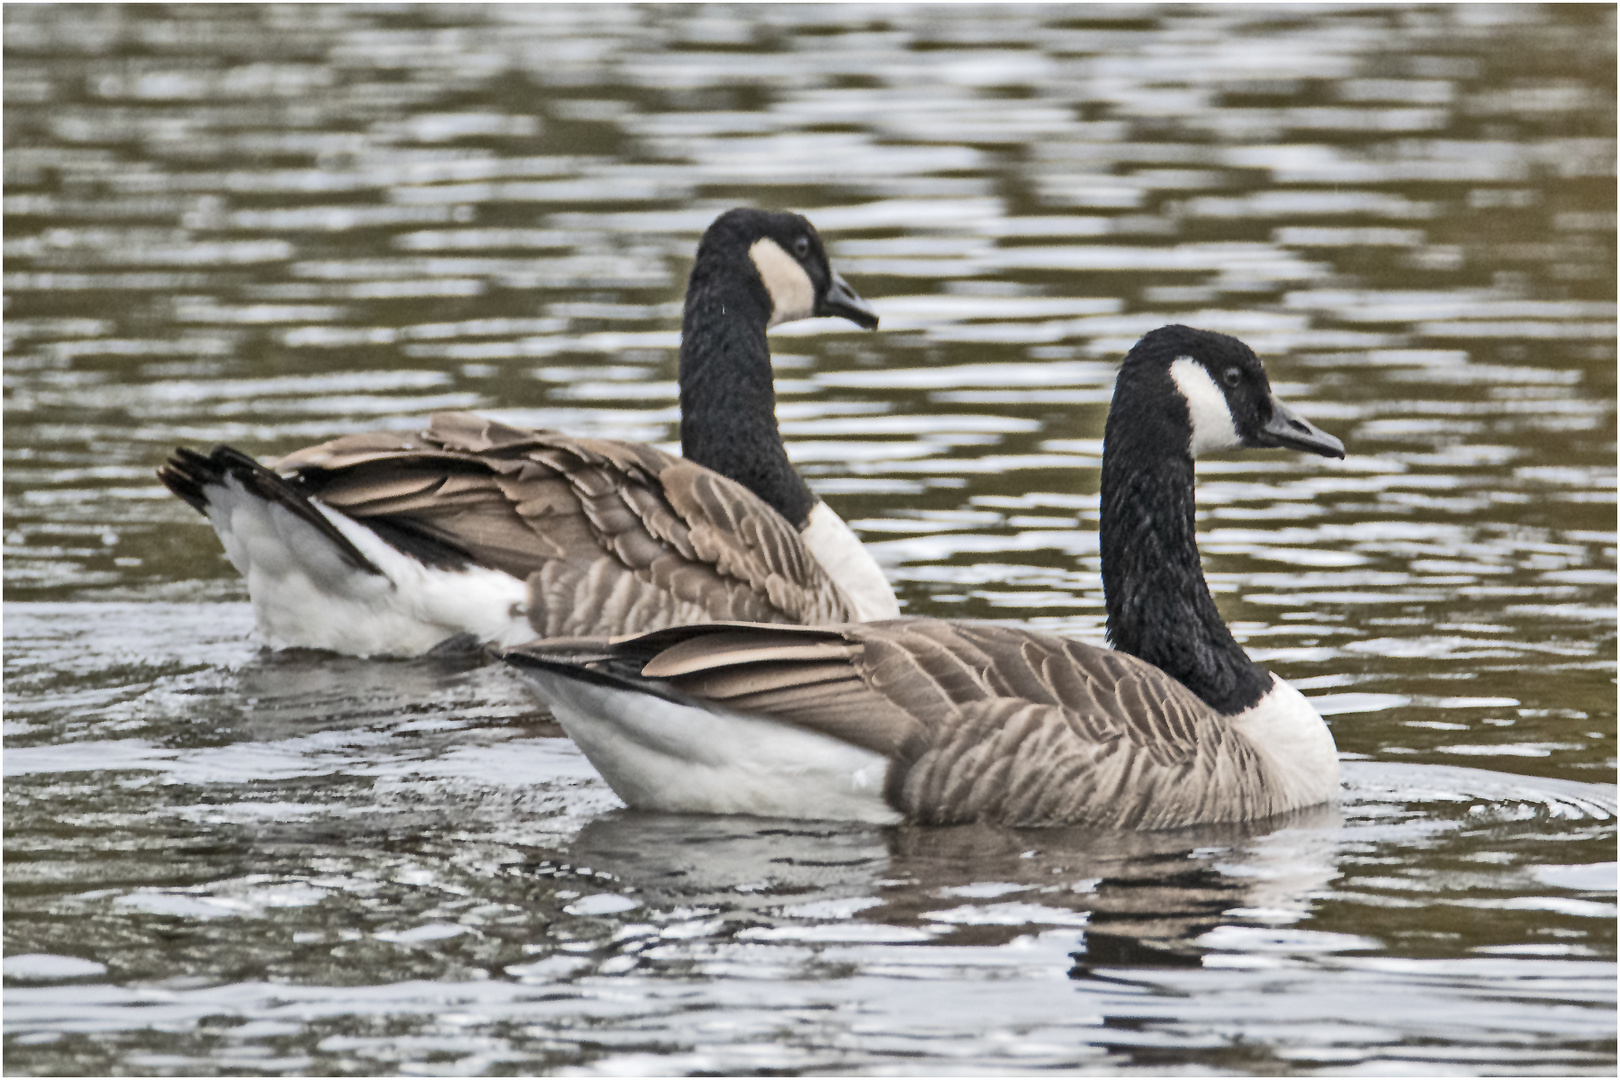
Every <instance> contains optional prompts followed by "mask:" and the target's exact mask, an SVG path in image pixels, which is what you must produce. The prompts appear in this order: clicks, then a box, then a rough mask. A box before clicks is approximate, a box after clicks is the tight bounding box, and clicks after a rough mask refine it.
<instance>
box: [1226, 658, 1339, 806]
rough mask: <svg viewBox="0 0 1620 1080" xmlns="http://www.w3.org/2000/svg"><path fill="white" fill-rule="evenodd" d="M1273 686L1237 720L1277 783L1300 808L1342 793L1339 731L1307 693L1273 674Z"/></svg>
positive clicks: (1237, 727)
mask: <svg viewBox="0 0 1620 1080" xmlns="http://www.w3.org/2000/svg"><path fill="white" fill-rule="evenodd" d="M1271 680H1272V686H1271V690H1270V691H1269V692H1268V693H1267V694H1266V696H1265V697H1263V698H1261V699H1260V701H1259V702H1258V703H1257V704H1255V705H1254V706H1253V707H1252V708H1250V709H1248V710H1246V711H1244V712H1241V713H1239V714H1238V715H1237V716H1235V717H1233V718H1232V727H1233V729H1234V730H1236V731H1237V732H1238V733H1239V734H1240V735H1242V736H1244V737H1245V738H1247V739H1248V740H1249V741H1250V742H1251V743H1253V744H1254V748H1255V749H1256V750H1257V751H1259V753H1260V758H1261V760H1262V761H1264V762H1265V764H1266V768H1267V771H1268V773H1269V774H1270V777H1271V782H1272V784H1273V786H1275V788H1276V790H1277V792H1278V794H1279V795H1280V796H1281V798H1282V800H1283V802H1284V803H1285V806H1284V807H1283V808H1284V809H1288V810H1294V809H1299V808H1302V807H1306V806H1315V805H1317V804H1318V803H1324V802H1328V801H1330V800H1332V799H1336V798H1338V795H1339V752H1338V748H1337V747H1335V746H1334V744H1333V733H1332V732H1331V731H1329V730H1328V726H1327V724H1326V723H1324V722H1323V720H1322V717H1321V715H1320V714H1319V713H1318V712H1317V711H1316V709H1314V708H1313V707H1312V706H1311V703H1310V702H1309V701H1307V700H1306V699H1305V695H1304V694H1301V693H1300V692H1299V691H1298V690H1295V689H1294V688H1293V687H1292V686H1289V685H1288V684H1287V683H1286V682H1284V681H1283V680H1281V679H1279V678H1277V676H1275V675H1273V676H1272V677H1271Z"/></svg>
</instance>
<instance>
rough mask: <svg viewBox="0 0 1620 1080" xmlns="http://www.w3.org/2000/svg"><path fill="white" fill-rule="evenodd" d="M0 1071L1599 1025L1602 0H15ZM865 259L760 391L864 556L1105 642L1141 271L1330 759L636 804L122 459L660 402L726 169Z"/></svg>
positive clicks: (1379, 1052)
mask: <svg viewBox="0 0 1620 1080" xmlns="http://www.w3.org/2000/svg"><path fill="white" fill-rule="evenodd" d="M3 18H4V49H5V53H4V59H5V64H4V73H3V78H4V97H5V111H4V126H5V150H4V176H5V188H4V196H3V200H4V203H3V205H4V224H5V231H4V256H5V263H4V280H3V285H4V296H5V309H4V316H5V318H4V335H5V338H4V340H5V359H4V383H5V426H4V453H5V459H4V460H5V473H4V500H5V501H4V539H5V562H4V585H5V606H4V644H5V656H4V664H5V667H4V671H5V675H4V679H5V684H4V703H5V727H4V750H5V752H4V773H5V779H4V810H5V816H4V830H5V840H4V844H5V849H4V854H5V864H4V914H5V920H4V946H5V949H4V951H5V964H4V972H5V989H4V1017H3V1026H4V1068H5V1071H6V1072H8V1073H11V1074H17V1075H25V1074H63V1073H102V1072H110V1073H120V1074H148V1075H151V1074H208V1073H212V1074H220V1073H250V1074H295V1073H328V1074H335V1073H344V1074H350V1073H379V1072H398V1073H408V1074H435V1075H438V1074H479V1073H495V1074H507V1073H533V1072H546V1073H566V1072H584V1073H601V1074H627V1073H628V1074H634V1073H647V1072H652V1073H804V1072H812V1073H825V1072H855V1073H882V1074H949V1073H983V1072H997V1073H1004V1072H1016V1071H1024V1070H1052V1069H1062V1070H1072V1071H1092V1072H1146V1073H1178V1074H1179V1073H1238V1074H1245V1073H1311V1072H1323V1073H1331V1074H1335V1075H1338V1074H1354V1073H1362V1074H1390V1073H1398V1074H1434V1073H1441V1074H1447V1075H1455V1074H1508V1073H1511V1074H1526V1073H1547V1074H1568V1073H1583V1074H1612V1073H1613V1071H1614V1069H1615V1066H1616V1051H1615V1036H1616V1020H1615V1015H1616V1014H1615V1005H1616V992H1615V991H1616V969H1615V918H1616V905H1615V884H1616V874H1615V816H1616V806H1615V787H1614V781H1615V756H1614V754H1615V683H1614V676H1615V638H1616V634H1615V625H1616V623H1615V619H1616V615H1615V590H1616V573H1615V546H1616V545H1615V535H1616V531H1615V525H1616V516H1615V515H1616V509H1615V466H1616V452H1615V412H1616V409H1615V402H1616V377H1615V376H1616V356H1615V344H1616V306H1615V298H1616V287H1615V266H1616V250H1615V234H1616V225H1615V161H1616V140H1615V132H1616V108H1615V105H1616V102H1615V93H1614V86H1615V74H1616V65H1615V41H1616V27H1615V14H1614V9H1613V8H1612V7H1608V6H1599V7H1591V6H1566V5H1552V6H1547V7H1524V6H1516V5H1488V6H1441V7H1415V6H1387V5H1377V6H1356V5H1341V6H1333V7H1316V6H1312V7H1296V6H1281V5H1268V6H1263V7H1245V6H1228V5H1217V6H1206V7H1191V6H1173V7H1157V6H1151V5H1129V6H1126V5H1109V6H1101V7H1088V6H1077V5H1063V6H995V7H988V8H987V7H977V6H930V7H917V6H902V5H880V6H866V5H825V6H757V7H752V6H751V7H728V6H677V7H651V6H649V7H629V6H610V5H600V6H571V5H548V6H524V5H499V6H492V7H474V6H465V5H454V6H443V7H438V6H414V5H370V6H356V7H344V6H329V5H294V6H287V7H265V6H248V5H231V6H185V5H182V6H165V7H157V6H145V5H133V6H128V7H116V6H79V5H7V6H6V7H5V9H4V16H3ZM738 204H751V205H763V206H773V207H786V208H792V209H796V210H800V211H802V212H804V213H806V214H808V215H809V216H810V217H811V219H812V220H813V221H814V222H815V223H816V224H817V225H818V227H819V228H820V229H821V231H822V233H823V235H824V237H825V238H826V239H827V241H828V244H829V248H830V251H831V254H832V256H833V258H834V260H835V262H836V264H837V266H838V267H839V269H840V270H841V271H842V272H843V273H844V275H845V276H846V277H847V278H848V279H849V280H850V281H851V282H852V283H853V284H854V286H855V287H856V288H857V289H858V290H859V291H860V292H861V294H862V295H863V296H865V297H866V298H867V299H868V300H869V301H870V302H871V303H872V304H873V305H874V307H876V308H877V310H878V311H879V312H880V314H881V316H882V320H883V323H882V327H881V329H880V330H879V331H878V332H876V333H874V334H863V333H861V332H860V331H857V330H855V329H854V328H852V327H849V326H847V325H845V324H842V323H834V322H830V321H820V322H813V323H801V324H795V325H792V326H786V327H782V328H779V329H778V330H777V331H775V332H773V350H774V354H775V361H776V366H777V370H778V373H779V378H778V380H777V387H778V394H779V416H780V419H781V422H782V428H783V432H784V434H785V436H786V438H787V440H788V443H789V448H790V452H791V454H792V456H793V458H794V460H795V461H796V462H797V463H798V464H799V466H800V468H801V469H802V470H803V471H804V473H805V474H806V476H807V477H808V478H809V480H810V482H811V484H812V486H813V487H814V488H815V489H816V490H817V491H818V492H819V493H820V494H821V495H822V496H823V497H824V498H826V499H827V501H828V502H829V503H831V504H832V505H833V506H834V507H835V509H837V510H838V511H839V512H840V513H841V514H842V515H843V516H844V517H845V518H846V519H847V520H849V521H850V522H851V523H852V524H853V526H854V527H855V529H856V530H857V532H859V533H860V535H861V536H862V538H863V539H864V540H865V541H866V542H867V544H868V545H869V546H870V547H871V548H872V550H873V551H874V552H875V553H876V554H877V557H878V558H879V560H880V561H881V562H882V564H883V565H884V567H885V569H886V570H887V572H888V573H889V575H890V577H891V579H892V580H893V581H894V582H895V585H896V588H897V591H898V593H899V595H900V598H901V601H902V604H903V606H904V610H905V611H906V612H907V613H908V614H926V615H937V616H951V617H955V616H963V617H976V618H995V619H1008V620H1015V621H1018V622H1021V623H1026V624H1030V625H1034V626H1038V627H1043V628H1046V629H1049V630H1052V631H1055V632H1061V633H1066V634H1071V635H1074V636H1077V637H1079V638H1082V639H1084V640H1088V641H1093V642H1101V640H1102V633H1103V602H1102V587H1101V580H1100V577H1099V574H1098V562H1097V551H1096V542H1095V534H1096V521H1097V484H1098V466H1099V463H1100V452H1101V437H1102V427H1103V420H1104V417H1105V415H1106V409H1107V402H1108V398H1109V395H1110V390H1111V385H1112V379H1113V370H1114V365H1115V364H1116V363H1117V360H1118V358H1119V356H1120V355H1122V353H1123V352H1124V350H1125V349H1126V348H1128V347H1129V345H1130V344H1131V342H1132V341H1134V340H1135V338H1136V337H1137V336H1139V335H1140V334H1142V333H1143V332H1145V331H1146V330H1149V329H1151V328H1153V327H1155V326H1158V325H1161V324H1164V323H1169V322H1184V323H1189V324H1192V325H1198V326H1203V327H1206V328H1209V329H1215V330H1222V331H1226V332H1229V333H1235V334H1237V335H1238V336H1240V337H1242V338H1244V339H1245V340H1246V341H1248V342H1249V343H1250V344H1251V345H1253V346H1254V347H1255V348H1256V350H1257V351H1258V352H1259V353H1260V354H1261V356H1262V357H1263V358H1265V360H1266V362H1267V364H1268V367H1269V370H1270V372H1271V374H1272V378H1273V381H1274V383H1275V385H1276V386H1277V388H1278V391H1279V393H1280V394H1281V395H1282V396H1284V397H1285V398H1286V399H1287V400H1288V401H1289V402H1290V403H1291V404H1293V405H1294V406H1295V407H1296V408H1298V410H1299V411H1300V412H1301V413H1303V414H1304V415H1306V416H1308V417H1310V418H1311V419H1312V420H1313V421H1315V422H1316V423H1318V424H1320V425H1321V426H1322V427H1323V428H1325V429H1327V430H1329V431H1331V432H1333V433H1334V434H1336V435H1338V436H1339V437H1341V438H1342V439H1343V440H1344V442H1345V444H1346V446H1347V448H1348V450H1349V455H1348V457H1347V458H1346V459H1345V460H1344V461H1343V462H1332V461H1324V460H1321V459H1316V458H1303V457H1297V456H1295V455H1287V454H1280V453H1269V454H1248V455H1227V456H1221V457H1216V458H1213V459H1210V460H1207V461H1204V462H1201V463H1200V465H1199V492H1198V498H1199V529H1200V533H1199V540H1200V545H1201V548H1202V551H1203V554H1204V560H1205V565H1206V570H1207V573H1208V575H1209V578H1210V582H1211V586H1212V588H1213V590H1214V591H1215V593H1216V597H1217V601H1218V602H1219V604H1220V605H1221V607H1222V610H1223V612H1224V613H1225V614H1226V617H1227V618H1228V620H1229V622H1230V623H1231V624H1232V627H1233V630H1234V632H1235V633H1236V635H1237V636H1238V638H1239V639H1240V640H1241V641H1242V642H1243V643H1244V644H1245V646H1246V647H1247V648H1248V649H1249V650H1250V652H1251V653H1252V654H1253V655H1254V656H1255V657H1256V658H1257V659H1260V660H1262V661H1263V662H1265V663H1266V664H1268V665H1269V666H1271V667H1272V668H1274V669H1275V670H1276V671H1278V672H1279V673H1280V674H1282V675H1283V676H1284V677H1286V678H1288V679H1290V680H1291V681H1293V682H1294V684H1295V685H1297V686H1299V687H1300V688H1301V689H1302V690H1303V691H1304V692H1305V693H1306V694H1307V695H1308V696H1310V697H1312V698H1313V699H1314V700H1315V701H1316V703H1317V706H1318V708H1319V709H1320V711H1321V712H1322V713H1323V714H1324V715H1325V716H1326V718H1327V720H1328V723H1329V724H1330V726H1331V727H1332V729H1333V733H1334V737H1335V739H1336V740H1337V742H1338V746H1339V748H1340V751H1341V753H1342V755H1343V758H1344V778H1345V787H1344V794H1343V798H1342V800H1341V801H1340V803H1339V804H1338V805H1337V806H1334V807H1324V808H1321V809H1319V810H1316V811H1312V812H1308V813H1304V814H1301V815H1298V816H1296V817H1291V818H1288V819H1282V820H1274V821H1267V822H1261V823H1256V824H1254V825H1250V826H1246V827H1228V828H1211V829H1195V830H1186V831H1182V832H1173V833H1164V834H1111V833H1087V832H1084V831H1080V830H1068V829H1054V830H1046V831H1013V830H1003V829H991V828H982V827H964V828H953V829H917V828H905V827H899V828H877V827H868V826H863V825H845V824H827V823H813V824H806V823H794V822H778V821H763V820H755V819H746V818H735V819H706V818H697V817H680V816H660V815H649V814H639V813H633V812H630V811H628V810H626V809H624V808H623V807H622V806H621V805H620V804H619V803H618V801H617V800H616V799H615V798H614V796H613V795H612V793H611V792H610V791H609V790H608V789H607V788H606V787H605V785H604V784H603V783H602V782H601V781H600V780H599V779H598V778H597V777H596V775H595V774H594V772H593V771H592V770H591V768H590V767H589V765H588V764H587V763H586V762H585V761H584V759H583V758H582V757H581V756H580V755H579V754H578V753H577V751H575V750H574V749H573V747H572V746H571V744H570V743H569V742H568V741H567V740H566V739H565V738H563V737H562V734H561V732H560V730H559V729H558V728H557V727H556V726H555V724H554V723H553V722H552V721H551V720H550V718H549V716H548V715H547V714H546V712H545V710H544V709H543V707H541V706H540V705H539V704H538V703H537V702H536V701H534V700H533V699H531V698H530V697H529V696H528V695H527V693H526V692H525V691H524V690H523V688H522V687H521V686H520V685H518V684H517V683H516V682H515V681H514V680H512V679H511V678H510V677H508V676H507V675H506V674H505V673H504V672H503V671H501V670H500V669H498V668H496V667H491V666H485V665H481V664H479V663H478V662H476V661H475V660H473V659H470V658H465V657H463V658H450V657H447V658H441V659H430V660H424V661H419V662H412V663H401V662H376V661H362V660H354V659H345V658H338V657H333V656H329V655H323V654H317V653H302V652H287V653H273V652H270V651H267V650H264V649H262V648H261V647H260V646H259V644H258V643H257V642H256V641H255V639H254V636H253V619H252V613H251V609H250V608H249V606H248V604H247V597H246V592H245V590H244V587H243V585H242V582H241V580H240V579H239V578H238V577H237V575H236V574H235V572H234V571H233V570H232V569H231V568H230V566H229V565H228V564H227V563H226V561H225V559H224V556H223V554H222V552H221V550H220V547H219V544H218V541H217V540H216V539H215V537H214V535H213V533H212V531H211V530H210V529H209V528H208V527H207V525H206V524H205V523H204V522H203V521H202V519H200V518H199V517H198V516H197V515H196V514H194V513H193V512H192V511H191V510H190V509H189V508H188V507H186V506H184V505H183V504H181V503H180V502H178V501H177V500H175V499H174V498H172V497H171V496H169V495H168V494H167V492H166V491H164V490H163V488H162V487H161V486H160V485H159V484H158V483H157V481H156V480H155V479H154V477H153V475H152V470H153V469H154V468H155V467H156V465H157V464H158V463H159V462H160V461H161V460H162V459H163V457H164V455H165V454H166V453H168V452H169V450H170V449H172V447H174V446H175V445H177V444H186V445H202V446H206V445H209V444H212V443H215V442H229V443H232V444H234V445H236V446H238V447H240V448H242V449H244V450H247V451H249V452H252V453H256V454H261V455H274V454H277V453H281V452H285V451H287V450H291V449H294V448H296V447H298V446H302V445H306V444H308V443H311V442H314V441H318V440H320V439H323V438H327V437H330V436H332V435H335V434H340V433H343V432H347V431H354V430H362V429H366V428H371V427H380V428H391V429H399V430H411V429H413V428H416V427H418V426H420V425H421V424H422V423H423V421H424V420H425V418H426V416H427V414H428V413H430V412H431V411H433V410H436V409H477V410H480V411H483V412H487V413H489V414H490V415H494V416H498V417H500V418H502V419H505V420H508V421H510V422H514V423H520V424H527V425H533V426H549V427H557V428H561V429H565V430H568V431H572V432H578V433H586V434H595V435H604V436H611V437H616V438H626V439H642V440H651V441H653V442H656V443H659V444H661V445H666V446H673V445H675V443H676V440H677V436H676V430H677V421H678V414H677V410H676V403H675V383H674V379H675V350H676V347H677V343H678V324H679V311H680V299H681V293H682V288H683V283H684V275H685V272H686V269H687V267H688V266H689V264H690V258H691V252H692V250H693V248H694V245H695V243H696V239H697V236H698V235H699V233H700V232H701V231H702V229H703V227H704V226H705V225H706V224H707V223H708V221H710V220H711V219H712V218H713V217H714V216H715V215H716V214H717V213H719V212H720V211H721V210H723V209H725V208H727V207H729V206H733V205H738Z"/></svg>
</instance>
